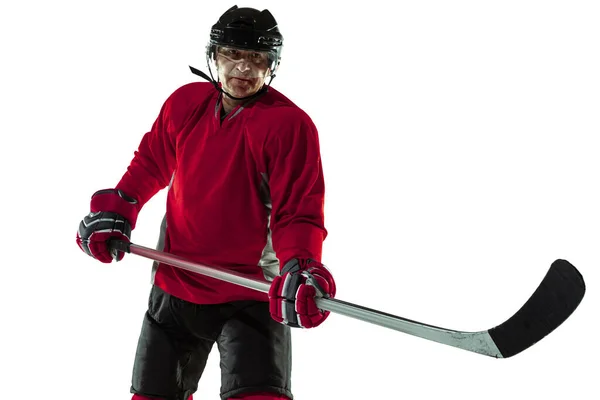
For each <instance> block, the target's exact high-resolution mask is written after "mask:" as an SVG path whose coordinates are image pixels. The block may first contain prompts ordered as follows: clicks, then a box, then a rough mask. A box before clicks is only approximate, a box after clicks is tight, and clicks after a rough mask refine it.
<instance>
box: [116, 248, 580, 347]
mask: <svg viewBox="0 0 600 400" xmlns="http://www.w3.org/2000/svg"><path fill="white" fill-rule="evenodd" d="M109 246H110V247H111V248H112V249H113V251H123V252H126V253H131V254H136V255H139V256H142V257H145V258H149V259H151V260H154V261H158V262H163V263H166V264H169V265H172V266H174V267H178V268H182V269H185V270H188V271H192V272H195V273H199V274H202V275H206V276H209V277H212V278H216V279H220V280H223V281H226V282H230V283H234V284H236V285H240V286H244V287H247V288H250V289H254V290H257V291H260V292H263V293H268V292H269V288H270V283H269V282H266V281H260V280H255V279H250V278H247V277H245V276H243V275H241V274H237V273H235V272H233V271H230V270H226V269H223V268H218V267H209V266H206V265H202V264H197V263H194V262H190V261H187V260H185V259H183V258H181V257H177V256H174V255H172V254H168V253H165V252H161V251H157V250H153V249H150V248H147V247H143V246H139V245H136V244H133V243H127V242H123V241H110V242H109ZM584 294H585V282H584V280H583V277H582V276H581V274H580V273H579V271H578V270H577V269H576V268H575V267H574V266H573V265H571V263H569V262H568V261H566V260H561V259H558V260H556V261H554V262H553V263H552V265H551V266H550V269H549V270H548V272H547V274H546V276H545V277H544V279H543V280H542V282H541V283H540V285H539V286H538V288H537V289H536V291H535V292H534V293H533V294H532V295H531V297H530V298H529V300H527V302H526V303H525V304H524V305H523V306H522V307H521V309H519V311H517V313H516V314H515V315H513V316H512V317H510V318H509V319H508V320H506V321H505V322H504V323H502V324H500V325H498V326H495V327H494V328H491V329H488V330H485V331H479V332H461V331H455V330H451V329H445V328H440V327H437V326H433V325H428V324H424V323H422V322H417V321H412V320H410V319H406V318H402V317H398V316H395V315H392V314H387V313H384V312H381V311H377V310H373V309H370V308H367V307H363V306H359V305H356V304H352V303H348V302H345V301H342V300H337V299H324V298H317V299H316V303H317V306H318V307H319V308H320V309H322V310H328V311H331V312H334V313H338V314H342V315H345V316H347V317H351V318H356V319H359V320H361V321H365V322H370V323H372V324H375V325H380V326H383V327H386V328H390V329H394V330H396V331H400V332H403V333H407V334H409V335H413V336H417V337H420V338H423V339H427V340H431V341H434V342H438V343H441V344H445V345H448V346H453V347H457V348H459V349H463V350H467V351H471V352H474V353H478V354H483V355H486V356H490V357H496V358H508V357H512V356H514V355H515V354H518V353H520V352H522V351H523V350H525V349H527V348H529V347H531V346H532V345H534V344H535V343H537V342H538V341H540V340H541V339H542V338H544V337H545V336H546V335H548V334H549V333H550V332H552V331H553V330H555V329H556V328H557V327H558V326H559V325H561V324H562V323H563V322H564V321H565V320H566V319H567V318H569V316H570V315H571V314H572V313H573V311H575V309H576V308H577V307H578V306H579V303H580V302H581V300H582V299H583V296H584Z"/></svg>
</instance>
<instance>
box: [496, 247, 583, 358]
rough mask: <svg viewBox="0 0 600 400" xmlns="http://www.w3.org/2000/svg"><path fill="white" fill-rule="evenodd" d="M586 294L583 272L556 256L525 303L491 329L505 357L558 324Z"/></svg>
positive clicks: (523, 347) (542, 335)
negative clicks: (557, 258) (556, 258)
mask: <svg viewBox="0 0 600 400" xmlns="http://www.w3.org/2000/svg"><path fill="white" fill-rule="evenodd" d="M584 295H585V282H584V280H583V276H582V275H581V273H579V271H578V270H577V269H576V268H575V267H574V266H573V265H571V263H569V262H568V261H566V260H560V259H559V260H556V261H554V262H553V263H552V265H551V266H550V269H549V270H548V273H547V274H546V276H545V277H544V279H543V280H542V282H541V283H540V286H539V287H538V288H537V289H536V291H535V292H534V293H533V295H531V297H530V298H529V300H527V302H526V303H525V304H524V305H523V307H521V309H520V310H519V311H518V312H517V313H516V314H515V315H513V316H512V317H511V318H509V319H508V320H507V321H506V322H504V323H503V324H501V325H498V326H496V327H495V328H492V329H490V330H489V331H488V333H489V334H490V336H491V337H492V340H494V342H495V344H496V346H497V347H498V350H500V353H502V357H504V358H508V357H511V356H514V355H515V354H517V353H520V352H522V351H523V350H525V349H527V348H528V347H530V346H532V345H534V344H535V343H537V342H538V341H540V340H541V339H542V338H544V337H545V336H546V335H548V334H549V333H550V332H552V331H553V330H555V329H556V328H558V326H559V325H560V324H562V323H563V322H564V321H565V320H566V319H567V318H569V316H570V315H571V314H572V313H573V311H575V309H576V308H577V307H578V306H579V303H580V302H581V300H582V299H583V296H584Z"/></svg>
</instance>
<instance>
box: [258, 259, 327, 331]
mask: <svg viewBox="0 0 600 400" xmlns="http://www.w3.org/2000/svg"><path fill="white" fill-rule="evenodd" d="M335 291H336V288H335V281H334V279H333V276H332V275H331V273H330V272H329V270H328V269H327V268H326V267H325V266H324V265H323V264H321V263H320V262H318V261H315V260H311V259H300V260H298V259H296V258H294V259H292V260H290V261H288V262H287V263H286V264H285V266H284V267H283V268H282V269H281V272H280V274H279V276H276V277H275V278H274V279H273V282H272V283H271V287H270V289H269V302H270V304H269V310H270V313H271V317H272V318H273V319H274V320H275V321H277V322H279V323H282V324H284V325H289V326H291V327H295V328H314V327H317V326H319V325H320V324H321V323H322V322H323V321H325V319H326V318H327V317H328V316H329V313H330V312H329V311H324V310H320V309H319V308H318V307H317V304H316V302H315V296H318V297H325V298H330V297H331V298H333V297H334V296H335Z"/></svg>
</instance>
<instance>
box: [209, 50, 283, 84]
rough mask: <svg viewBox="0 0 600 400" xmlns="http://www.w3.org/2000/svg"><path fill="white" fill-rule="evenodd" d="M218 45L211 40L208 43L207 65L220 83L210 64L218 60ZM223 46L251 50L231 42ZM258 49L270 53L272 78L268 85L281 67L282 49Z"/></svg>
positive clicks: (210, 72) (211, 75)
mask: <svg viewBox="0 0 600 400" xmlns="http://www.w3.org/2000/svg"><path fill="white" fill-rule="evenodd" d="M217 46H220V45H218V44H214V43H210V42H209V43H208V44H207V45H206V66H207V67H208V73H209V74H210V77H211V78H212V79H213V80H214V81H216V82H217V83H218V82H219V76H218V75H217V79H216V80H215V78H214V76H213V74H212V68H211V65H210V64H211V61H213V62H216V60H217ZM223 46H224V47H232V48H236V49H240V50H244V51H248V50H250V49H247V48H243V47H239V46H232V45H230V44H227V45H223ZM256 51H264V52H266V53H267V54H268V60H269V67H268V68H269V69H270V70H271V75H270V76H271V79H270V80H269V83H268V84H267V86H269V85H270V84H271V82H272V81H273V79H274V78H275V73H276V71H277V69H278V68H279V64H280V62H281V50H256Z"/></svg>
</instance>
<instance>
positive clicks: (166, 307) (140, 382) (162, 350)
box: [131, 287, 214, 400]
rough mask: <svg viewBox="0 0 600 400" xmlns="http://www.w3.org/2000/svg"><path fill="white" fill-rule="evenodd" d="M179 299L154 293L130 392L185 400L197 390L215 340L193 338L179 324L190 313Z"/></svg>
mask: <svg viewBox="0 0 600 400" xmlns="http://www.w3.org/2000/svg"><path fill="white" fill-rule="evenodd" d="M174 303H177V304H176V305H178V304H180V301H179V300H178V299H175V298H173V297H172V296H170V295H169V294H167V293H165V292H163V291H162V290H161V289H159V288H158V287H154V288H153V289H152V292H151V295H150V300H149V305H148V311H147V312H146V314H145V316H144V320H143V322H142V329H141V333H140V336H139V339H138V346H137V350H136V354H135V359H134V366H133V375H132V382H131V392H132V393H135V394H139V395H143V396H148V397H157V398H164V399H168V400H185V399H187V398H188V397H189V396H190V394H192V393H194V392H195V391H196V390H197V388H198V381H199V379H200V377H201V376H202V373H203V371H204V368H205V366H206V362H207V360H208V356H209V354H210V351H211V348H212V346H213V344H214V340H213V341H211V340H203V339H199V338H197V337H193V336H192V335H190V333H189V332H188V331H187V329H186V327H185V326H182V324H181V323H180V322H179V321H181V319H182V318H186V314H188V312H187V311H186V310H185V309H182V308H181V307H179V306H178V307H174Z"/></svg>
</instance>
